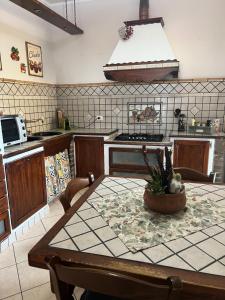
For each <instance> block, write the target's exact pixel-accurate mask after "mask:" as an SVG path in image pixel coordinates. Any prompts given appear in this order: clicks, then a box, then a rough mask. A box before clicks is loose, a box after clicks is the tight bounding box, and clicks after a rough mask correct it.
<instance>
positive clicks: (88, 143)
mask: <svg viewBox="0 0 225 300" xmlns="http://www.w3.org/2000/svg"><path fill="white" fill-rule="evenodd" d="M75 149H76V170H77V174H76V175H77V176H78V177H87V174H88V172H92V173H93V174H94V176H95V179H97V178H98V177H99V176H101V175H103V174H104V140H103V138H96V137H75Z"/></svg>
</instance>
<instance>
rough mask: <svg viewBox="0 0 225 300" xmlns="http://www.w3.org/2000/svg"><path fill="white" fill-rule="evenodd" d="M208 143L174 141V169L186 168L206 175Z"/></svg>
mask: <svg viewBox="0 0 225 300" xmlns="http://www.w3.org/2000/svg"><path fill="white" fill-rule="evenodd" d="M209 147H210V143H209V142H207V141H182V140H180V141H175V142H174V161H173V165H174V167H186V168H191V169H194V170H196V171H199V172H201V173H203V174H207V171H208V160H209Z"/></svg>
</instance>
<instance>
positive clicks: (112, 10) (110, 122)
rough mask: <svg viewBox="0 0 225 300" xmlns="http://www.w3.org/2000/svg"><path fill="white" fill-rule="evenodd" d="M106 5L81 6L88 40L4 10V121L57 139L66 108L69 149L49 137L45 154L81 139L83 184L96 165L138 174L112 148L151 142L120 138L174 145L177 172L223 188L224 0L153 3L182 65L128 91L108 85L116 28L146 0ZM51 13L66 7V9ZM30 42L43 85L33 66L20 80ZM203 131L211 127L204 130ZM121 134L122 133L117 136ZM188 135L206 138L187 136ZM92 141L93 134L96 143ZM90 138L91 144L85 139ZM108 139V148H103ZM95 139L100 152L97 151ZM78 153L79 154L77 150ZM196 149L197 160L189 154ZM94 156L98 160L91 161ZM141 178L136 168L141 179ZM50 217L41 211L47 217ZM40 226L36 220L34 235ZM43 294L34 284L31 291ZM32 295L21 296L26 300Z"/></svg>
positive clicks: (7, 5) (6, 6) (9, 7)
mask: <svg viewBox="0 0 225 300" xmlns="http://www.w3.org/2000/svg"><path fill="white" fill-rule="evenodd" d="M47 2H48V1H47ZM49 2H52V1H49ZM104 2H105V1H100V0H94V1H77V5H76V6H77V24H78V26H79V27H80V28H81V29H82V30H83V31H84V33H83V34H81V35H74V36H71V35H68V34H67V33H65V32H63V31H62V30H60V29H57V28H56V27H54V26H53V25H51V24H49V23H47V22H45V21H43V20H41V19H40V18H39V17H36V16H34V14H31V13H29V12H28V11H26V10H24V9H22V8H21V7H19V6H17V5H15V4H14V3H12V2H11V1H5V2H4V3H1V5H0V10H1V21H0V22H1V29H0V39H1V41H2V43H1V45H0V53H1V65H2V67H1V68H2V70H1V71H0V78H1V79H0V110H1V111H3V113H4V114H5V115H8V114H10V115H13V114H21V115H22V116H24V118H25V119H26V121H27V124H26V125H27V131H29V133H30V134H33V133H36V132H43V131H49V130H54V131H60V130H58V129H57V127H58V126H57V119H56V109H57V108H60V109H62V110H63V111H64V113H65V115H66V116H67V117H68V119H69V121H70V127H71V128H72V130H71V131H68V132H66V134H65V135H64V134H63V135H61V137H60V136H59V137H58V138H61V139H62V138H65V140H64V141H63V142H62V143H63V146H56V144H57V141H56V140H57V137H56V136H54V137H47V138H44V140H42V141H43V144H44V149H45V151H46V154H44V156H45V157H47V156H50V157H51V156H54V155H56V154H57V152H60V151H63V150H65V149H66V148H67V149H70V151H71V152H72V153H73V150H71V148H70V145H68V144H69V143H68V135H70V136H71V137H72V134H73V135H75V143H78V142H79V139H81V141H80V143H81V144H82V143H83V144H82V145H83V146H82V147H86V148H85V149H86V150H85V151H88V149H89V153H88V155H89V157H90V158H89V159H87V154H86V158H85V157H82V151H83V150H82V148H81V151H80V153H81V156H80V157H78V153H77V152H76V157H75V158H74V162H73V159H72V158H71V156H70V159H71V160H70V163H71V169H72V171H73V169H74V166H75V170H76V171H78V170H79V172H80V173H79V172H77V174H78V175H79V176H85V174H86V173H87V171H90V170H88V169H89V168H91V169H92V168H93V165H91V166H90V164H92V163H93V161H95V166H94V167H97V168H100V170H99V172H100V174H102V173H105V174H106V175H107V174H111V175H113V173H112V172H120V174H121V172H124V173H127V171H129V173H132V170H131V168H128V169H129V170H127V168H124V166H123V164H122V163H120V164H119V166H118V163H116V164H113V161H112V160H111V161H110V148H113V149H115V148H116V149H121V148H122V149H134V150H135V151H136V150H138V151H140V149H141V145H142V144H145V140H141V139H142V138H145V136H140V137H137V136H136V137H134V138H137V141H134V140H133V144H132V145H131V143H130V142H124V141H116V140H114V136H115V135H118V134H121V133H129V134H133V133H136V134H163V143H165V144H163V145H162V144H161V146H163V147H164V146H165V145H167V146H169V147H173V145H175V146H174V147H177V148H179V149H181V150H180V151H179V152H180V153H181V154H183V155H182V156H181V157H177V158H176V159H177V161H178V162H177V166H179V162H180V161H182V162H183V161H187V160H188V161H189V162H192V163H193V164H194V165H193V167H196V164H197V168H199V169H198V170H199V171H201V172H203V173H205V174H208V175H209V174H210V173H211V172H213V173H216V178H215V180H216V182H217V183H222V182H224V139H223V136H224V133H223V128H224V105H225V100H224V93H223V92H224V88H225V85H224V79H223V78H224V55H223V52H224V51H223V44H222V42H221V36H223V28H224V22H223V15H222V11H223V9H222V8H223V7H224V4H223V3H222V1H217V2H218V3H217V5H215V3H214V4H212V3H211V2H210V1H200V2H199V3H198V4H196V3H195V2H194V1H191V2H190V1H189V2H188V3H182V4H181V3H180V1H177V0H173V1H172V2H171V1H170V3H167V2H166V1H163V0H160V1H155V0H152V1H150V10H149V11H150V17H159V16H161V17H163V19H164V22H165V27H164V30H165V32H166V35H167V38H168V40H169V42H170V44H171V46H172V48H173V51H174V53H175V54H176V55H175V57H176V59H177V60H178V61H179V73H178V78H172V79H170V80H160V81H155V82H145V83H124V82H121V81H120V82H112V81H110V82H109V81H107V80H106V78H105V76H104V73H103V66H105V65H106V64H107V63H108V61H109V58H110V56H111V55H112V52H113V49H114V48H115V46H116V44H117V42H118V40H119V36H118V29H119V28H120V27H121V26H122V24H123V22H124V21H128V20H129V21H130V20H136V19H138V7H139V1H138V0H130V1H128V0H126V1H123V3H120V2H121V1H113V3H107V5H106V3H104ZM47 4H48V5H49V3H47ZM71 5H72V4H71ZM53 6H54V8H57V9H59V6H60V4H57V3H56V4H55V5H53ZM118 8H119V9H118ZM93 12H95V13H93ZM103 24H104V26H103ZM215 33H216V34H215ZM130 40H132V37H131V38H130ZM128 41H129V40H128ZM25 42H30V43H33V44H35V45H39V46H41V49H42V56H43V77H39V76H36V77H34V76H30V75H29V73H28V66H26V68H27V70H26V73H22V72H21V70H20V67H21V64H22V63H23V64H25V65H27V62H26V61H27V55H26V48H25ZM12 47H14V48H16V49H18V51H19V56H20V61H15V60H12V58H11V56H10V51H11V48H12ZM215 55H216V57H215ZM216 58H217V59H216ZM128 82H129V81H128ZM149 107H152V109H153V112H156V113H157V114H158V116H159V117H158V118H156V122H154V123H153V122H148V120H147V121H146V119H145V120H140V118H141V117H140V116H139V115H141V113H142V112H144V111H145V110H146V108H149ZM177 109H179V110H180V112H178V114H176V113H175V111H177ZM134 114H137V115H138V118H137V117H135V116H137V115H135V116H134ZM182 115H185V116H182ZM98 116H100V118H99V119H98V118H97V117H98ZM218 119H219V120H220V132H219V133H217V132H216V129H214V128H213V126H211V124H210V126H206V125H207V121H208V120H210V121H212V122H213V121H215V120H218ZM193 120H194V121H193ZM179 122H180V123H179ZM182 122H183V123H182ZM193 122H196V124H198V125H199V126H192V125H193V124H194V125H195V123H193ZM200 123H201V124H202V125H204V126H200ZM178 124H180V125H182V124H184V126H185V131H182V130H181V131H179V132H178ZM193 127H194V129H193ZM73 128H75V129H73ZM83 128H84V129H83ZM117 129H118V130H119V132H115V130H117ZM181 129H182V126H181ZM188 129H189V132H188ZM191 130H198V131H200V132H199V133H196V132H190V131H191ZM207 130H208V131H207ZM201 131H202V132H201ZM63 132H64V133H65V131H63ZM70 133H71V134H70ZM93 133H94V134H95V136H92V134H93ZM86 135H88V137H86ZM112 135H113V136H112ZM83 136H85V137H84V138H83V139H86V141H84V140H83V141H82V137H83ZM108 137H109V140H108V141H106V139H107V138H108ZM96 138H97V140H96ZM131 138H132V137H131ZM92 139H94V141H95V143H96V144H95V146H94V147H93V148H91V151H90V143H91V142H92ZM174 140H175V144H174ZM54 141H55V143H53V142H54ZM28 143H29V145H30V146H29V148H30V147H31V148H32V147H34V148H38V147H37V145H39V146H43V145H40V143H42V142H41V141H40V140H39V141H38V140H37V141H33V142H28ZM28 143H27V144H26V145H28ZM129 143H130V144H129ZM47 144H48V145H47ZM72 144H73V143H72ZM81 144H80V145H81ZM92 145H93V144H92ZM72 146H74V145H72ZM15 147H16V146H15ZM23 147H24V145H23V146H22V147H20V146H18V148H19V150H18V149H17V148H16V151H19V152H18V153H17V155H20V153H21V151H22V152H24V149H22V148H23ZM26 147H27V146H26ZM57 147H59V148H57ZM158 147H159V145H158V144H157V142H155V145H153V144H151V146H150V148H151V149H157V148H158ZM75 148H76V151H78V150H77V149H78V148H79V147H78V146H77V147H76V146H75ZM177 148H174V149H175V150H174V153H175V152H176V153H177V151H176V149H177ZM11 149H12V148H11V147H8V148H6V150H5V151H6V152H5V153H6V155H5V159H7V156H8V159H10V151H11ZM14 149H15V148H14ZM46 149H48V150H46ZM57 149H59V151H56V150H57ZM83 149H84V148H83ZM93 149H97V150H96V151H97V152H96V153H97V154H94V152H93ZM53 150H54V151H53ZM42 151H43V150H42ZM190 151H193V152H192V153H191V154H190ZM86 153H87V152H86ZM126 153H127V152H126ZM199 153H200V154H199ZM120 154H121V153H120ZM128 154H130V152H128ZM197 154H199V156H198V157H197ZM137 155H138V154H137ZM179 155H180V154H179ZM179 155H178V156H179ZM187 155H188V156H189V157H188V158H187ZM93 156H94V157H97V159H94V160H92V157H93ZM118 157H120V156H117V158H118ZM132 157H133V155H132V154H131V156H130V158H131V159H132ZM196 157H197V158H196ZM194 158H196V159H194ZM3 159H4V157H3ZM123 159H124V156H123ZM128 160H129V159H128ZM96 162H97V163H96ZM5 163H7V161H5ZM8 163H10V161H8ZM79 163H80V165H81V169H79ZM89 163H90V164H89ZM115 165H116V166H115ZM121 165H122V166H121ZM126 167H127V166H126ZM110 169H111V171H110ZM141 169H142V168H141ZM135 171H136V170H133V172H134V173H135ZM139 171H140V170H139ZM82 172H84V173H82ZM100 174H99V175H100ZM114 175H115V174H114ZM97 177H98V176H97ZM12 182H13V181H12ZM7 184H8V183H7ZM42 207H44V208H45V206H42ZM35 209H36V208H35ZM37 212H38V211H37ZM47 213H48V212H47V210H46V209H43V211H42V214H43V216H44V215H45V214H47ZM43 216H40V218H42V217H43ZM36 219H38V216H36ZM26 220H28V219H26ZM33 222H34V221H31V220H30V224H29V226H31V228H32V225H33ZM28 223H29V222H28ZM16 227H17V226H16ZM26 227H28V225H26ZM23 230H24V232H25V231H26V230H28V228H25V227H24V229H23ZM40 235H41V234H40ZM17 243H19V242H17ZM6 244H7V247H8V246H10V241H9V240H8V241H7V242H5V244H4V243H1V247H2V249H4V248H6ZM10 247H11V246H10ZM15 247H16V246H15ZM10 249H12V248H10ZM5 250H6V249H5ZM10 251H11V250H10ZM12 251H14V250H12ZM12 265H14V264H13V263H12ZM2 270H3V268H2ZM0 271H1V269H0ZM41 284H42V282H41ZM43 284H46V282H43ZM37 286H38V285H37V284H34V285H31V287H32V288H36V287H37ZM27 290H31V289H30V288H28V289H27ZM27 290H22V292H23V293H24V294H26V292H27ZM17 292H18V294H20V292H19V290H16V291H15V293H9V294H8V293H5V294H4V293H3V296H2V295H1V294H0V295H1V296H0V298H1V299H5V298H7V297H9V296H10V297H11V296H13V295H14V294H15V295H16V294H17ZM27 293H28V292H27ZM18 297H19V296H18ZM24 297H25V296H24ZM9 299H10V298H9ZM18 299H20V298H18ZM27 299H29V298H27ZM43 299H44V298H43Z"/></svg>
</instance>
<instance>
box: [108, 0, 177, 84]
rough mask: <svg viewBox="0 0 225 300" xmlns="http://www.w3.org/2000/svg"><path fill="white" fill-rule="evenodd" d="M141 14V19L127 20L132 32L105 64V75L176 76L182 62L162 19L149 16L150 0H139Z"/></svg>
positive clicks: (134, 78) (134, 77)
mask: <svg viewBox="0 0 225 300" xmlns="http://www.w3.org/2000/svg"><path fill="white" fill-rule="evenodd" d="M139 15H140V19H139V20H135V21H127V22H124V24H125V26H126V28H131V30H132V31H133V34H130V36H129V37H128V39H126V40H124V39H121V40H120V41H119V42H118V44H117V46H116V48H115V50H114V52H113V54H112V56H111V58H110V60H109V63H108V64H106V65H105V66H104V67H103V71H104V74H105V77H106V79H108V80H114V81H122V82H151V81H153V80H165V79H171V78H177V76H178V70H179V62H178V61H177V60H176V58H175V55H174V53H173V50H172V48H171V46H170V44H169V41H168V39H167V37H166V34H165V32H164V30H163V26H164V22H163V19H162V18H149V0H140V11H139Z"/></svg>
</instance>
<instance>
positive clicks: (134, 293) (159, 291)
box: [45, 257, 182, 300]
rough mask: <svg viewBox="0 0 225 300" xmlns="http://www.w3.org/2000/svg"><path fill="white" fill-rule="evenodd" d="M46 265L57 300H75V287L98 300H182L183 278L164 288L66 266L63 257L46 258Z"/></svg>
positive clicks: (103, 271)
mask: <svg viewBox="0 0 225 300" xmlns="http://www.w3.org/2000/svg"><path fill="white" fill-rule="evenodd" d="M45 261H46V264H47V266H48V268H49V270H50V275H51V278H52V284H53V286H54V291H55V295H56V299H57V300H73V297H72V293H73V288H74V286H79V287H82V288H84V289H86V290H90V291H92V292H90V293H89V295H91V293H92V294H93V295H94V296H96V297H97V298H94V299H98V300H101V299H102V300H103V299H104V300H108V299H110V300H117V299H118V300H120V299H121V300H122V299H127V300H131V299H132V300H178V299H181V291H182V282H181V280H180V279H179V277H169V278H168V279H167V280H165V281H164V280H163V284H156V283H153V282H150V281H145V280H142V279H137V278H135V277H132V276H128V275H125V274H122V273H117V272H112V271H109V270H106V269H97V268H92V267H84V266H80V265H75V264H71V263H68V262H63V261H61V259H60V258H59V257H46V259H45ZM86 294H88V292H87V293H86ZM106 295H107V296H106ZM86 299H87V298H86ZM88 299H93V298H88Z"/></svg>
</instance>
